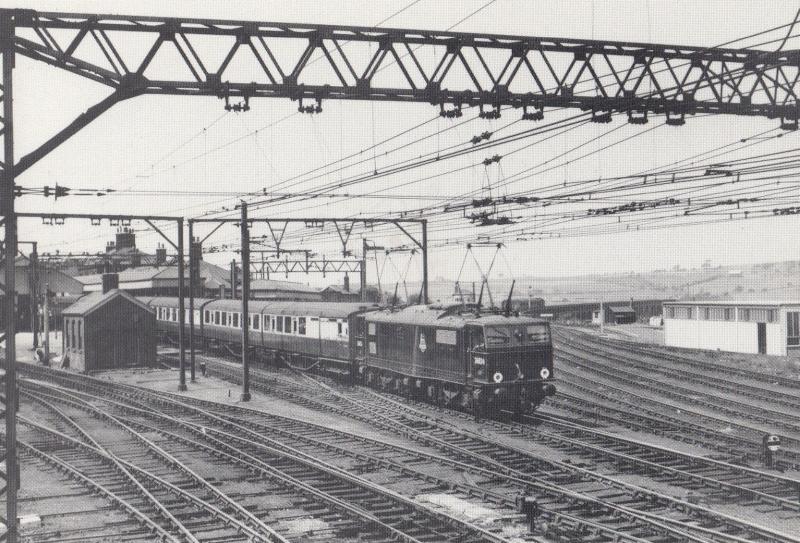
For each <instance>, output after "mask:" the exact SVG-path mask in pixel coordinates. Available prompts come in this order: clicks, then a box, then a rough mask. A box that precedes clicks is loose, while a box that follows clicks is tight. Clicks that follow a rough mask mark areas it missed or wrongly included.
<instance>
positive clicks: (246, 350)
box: [234, 201, 250, 402]
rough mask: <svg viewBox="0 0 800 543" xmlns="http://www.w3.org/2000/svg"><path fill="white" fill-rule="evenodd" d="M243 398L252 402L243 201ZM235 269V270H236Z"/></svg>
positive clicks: (246, 228)
mask: <svg viewBox="0 0 800 543" xmlns="http://www.w3.org/2000/svg"><path fill="white" fill-rule="evenodd" d="M240 205H241V208H242V220H241V222H240V223H239V226H240V229H241V232H242V372H243V376H242V396H241V400H242V401H243V402H249V401H250V335H249V334H250V330H249V328H250V327H249V326H248V322H247V320H248V316H249V314H248V309H249V308H248V302H249V301H250V300H249V298H250V229H249V226H248V224H247V202H245V201H242V203H241V204H240ZM234 269H235V268H234Z"/></svg>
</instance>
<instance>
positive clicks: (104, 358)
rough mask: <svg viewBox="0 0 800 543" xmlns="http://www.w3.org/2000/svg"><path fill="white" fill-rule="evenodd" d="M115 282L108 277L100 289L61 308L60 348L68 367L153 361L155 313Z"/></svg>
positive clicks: (126, 365)
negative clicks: (62, 309) (62, 324)
mask: <svg viewBox="0 0 800 543" xmlns="http://www.w3.org/2000/svg"><path fill="white" fill-rule="evenodd" d="M108 275H112V274H108ZM104 279H106V278H104ZM115 286H116V285H114V279H113V277H109V278H108V279H107V280H104V282H103V292H93V293H91V294H87V295H86V296H83V297H82V298H80V299H79V300H78V301H77V302H75V303H74V304H72V305H71V306H69V307H68V308H66V309H65V310H64V311H63V313H62V314H63V318H64V328H63V331H64V334H63V352H64V354H65V356H66V357H68V358H69V362H68V365H69V367H70V368H73V369H76V370H79V371H82V372H90V371H95V370H106V369H114V368H130V367H137V366H154V365H155V361H156V329H155V328H156V318H155V313H154V312H153V311H152V310H151V309H150V308H149V307H148V306H147V305H145V304H144V303H142V302H140V301H139V300H137V299H136V298H134V297H133V296H131V295H130V294H128V293H126V292H125V291H122V290H119V289H117V288H113V287H115ZM65 365H67V364H65Z"/></svg>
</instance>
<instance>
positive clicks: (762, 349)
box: [756, 322, 767, 354]
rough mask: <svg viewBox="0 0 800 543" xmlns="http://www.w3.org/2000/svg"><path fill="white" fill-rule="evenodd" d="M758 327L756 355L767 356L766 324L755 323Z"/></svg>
mask: <svg viewBox="0 0 800 543" xmlns="http://www.w3.org/2000/svg"><path fill="white" fill-rule="evenodd" d="M756 324H757V326H758V354H767V323H765V322H759V323H756Z"/></svg>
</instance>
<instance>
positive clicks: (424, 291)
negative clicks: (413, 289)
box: [422, 219, 430, 304]
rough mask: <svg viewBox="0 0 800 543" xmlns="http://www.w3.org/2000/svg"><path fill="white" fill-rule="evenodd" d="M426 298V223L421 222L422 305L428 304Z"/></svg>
mask: <svg viewBox="0 0 800 543" xmlns="http://www.w3.org/2000/svg"><path fill="white" fill-rule="evenodd" d="M429 301H430V298H428V221H427V220H424V219H423V221H422V303H423V304H427V303H429Z"/></svg>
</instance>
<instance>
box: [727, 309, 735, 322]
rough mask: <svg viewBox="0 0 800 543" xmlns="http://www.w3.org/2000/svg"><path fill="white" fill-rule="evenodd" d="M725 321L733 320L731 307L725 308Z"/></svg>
mask: <svg viewBox="0 0 800 543" xmlns="http://www.w3.org/2000/svg"><path fill="white" fill-rule="evenodd" d="M725 320H726V321H732V320H733V308H732V307H726V308H725Z"/></svg>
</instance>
